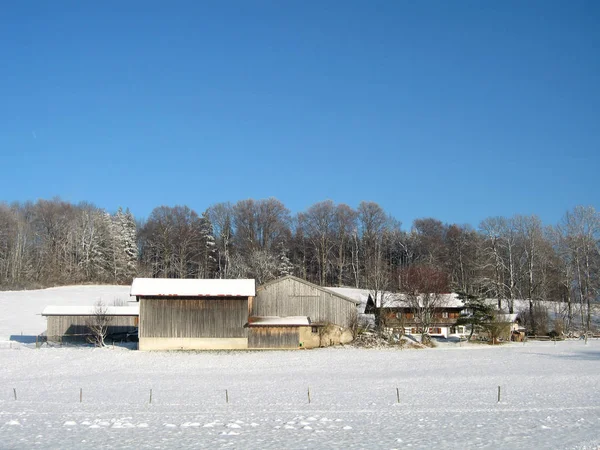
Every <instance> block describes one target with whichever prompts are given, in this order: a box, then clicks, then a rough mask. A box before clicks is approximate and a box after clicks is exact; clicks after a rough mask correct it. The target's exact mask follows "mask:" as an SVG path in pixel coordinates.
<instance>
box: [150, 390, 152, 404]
mask: <svg viewBox="0 0 600 450" xmlns="http://www.w3.org/2000/svg"><path fill="white" fill-rule="evenodd" d="M150 404H152V389H150Z"/></svg>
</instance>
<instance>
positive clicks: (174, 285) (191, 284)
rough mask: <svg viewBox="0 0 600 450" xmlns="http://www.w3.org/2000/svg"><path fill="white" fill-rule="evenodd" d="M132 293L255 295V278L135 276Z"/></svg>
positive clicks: (207, 295) (218, 295)
mask: <svg viewBox="0 0 600 450" xmlns="http://www.w3.org/2000/svg"><path fill="white" fill-rule="evenodd" d="M131 295H132V296H133V295H136V296H172V297H186V296H189V297H225V296H226V297H254V296H255V295H256V283H255V281H254V280H197V279H174V278H135V279H134V280H133V283H132V285H131Z"/></svg>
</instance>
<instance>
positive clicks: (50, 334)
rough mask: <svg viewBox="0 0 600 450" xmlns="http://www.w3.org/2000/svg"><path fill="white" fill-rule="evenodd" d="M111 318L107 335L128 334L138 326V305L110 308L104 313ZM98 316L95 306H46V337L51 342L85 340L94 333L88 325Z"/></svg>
mask: <svg viewBox="0 0 600 450" xmlns="http://www.w3.org/2000/svg"><path fill="white" fill-rule="evenodd" d="M103 312H104V315H106V316H107V317H108V318H109V325H108V331H107V334H108V335H111V334H126V333H129V332H133V331H135V330H136V329H137V326H138V315H139V308H138V305H134V306H108V307H105V310H104V311H103ZM95 315H96V307H95V306H46V308H44V310H43V311H42V316H44V317H46V319H47V321H48V323H47V330H46V336H47V339H48V340H49V341H61V342H62V341H65V340H72V341H77V340H85V339H87V337H88V336H90V335H91V334H92V333H91V331H90V329H89V327H88V324H89V323H90V322H92V321H93V320H94V317H95Z"/></svg>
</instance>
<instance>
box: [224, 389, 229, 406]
mask: <svg viewBox="0 0 600 450" xmlns="http://www.w3.org/2000/svg"><path fill="white" fill-rule="evenodd" d="M225 403H229V392H227V389H225Z"/></svg>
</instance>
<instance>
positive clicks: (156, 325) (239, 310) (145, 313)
mask: <svg viewBox="0 0 600 450" xmlns="http://www.w3.org/2000/svg"><path fill="white" fill-rule="evenodd" d="M255 294H256V284H255V282H254V280H197V279H167V278H136V279H134V280H133V283H132V285H131V292H130V295H132V296H135V297H136V299H137V300H138V301H139V302H140V325H139V349H140V350H209V349H245V348H248V329H247V328H245V327H244V325H246V323H247V322H248V316H249V311H250V310H251V308H252V301H253V299H254V296H255Z"/></svg>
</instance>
